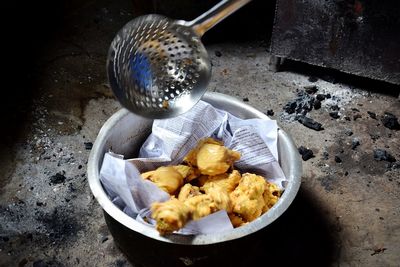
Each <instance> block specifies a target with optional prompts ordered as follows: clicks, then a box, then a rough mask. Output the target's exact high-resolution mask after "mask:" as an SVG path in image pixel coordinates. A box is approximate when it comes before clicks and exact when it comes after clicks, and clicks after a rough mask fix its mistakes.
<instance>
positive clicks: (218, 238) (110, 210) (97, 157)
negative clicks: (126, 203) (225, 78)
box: [87, 92, 302, 245]
mask: <svg viewBox="0 0 400 267" xmlns="http://www.w3.org/2000/svg"><path fill="white" fill-rule="evenodd" d="M202 100H204V101H205V102H209V101H211V102H218V101H222V102H229V103H230V104H233V105H235V106H237V107H240V108H242V109H244V110H246V111H248V112H250V113H252V114H253V115H254V117H255V118H261V119H264V118H265V119H268V116H266V115H265V114H264V113H262V112H260V111H259V110H257V109H255V108H253V107H251V106H249V105H247V104H245V103H243V102H241V101H240V100H238V99H236V98H234V97H232V96H228V95H225V94H221V93H215V92H207V93H205V94H204V96H203V98H202ZM130 114H132V113H131V112H130V111H128V110H127V109H124V108H122V109H120V110H119V111H117V112H116V113H114V114H113V115H112V116H111V117H110V118H109V119H108V120H107V121H106V122H105V123H104V125H103V126H102V127H101V129H100V131H99V133H98V135H97V138H96V140H95V142H94V144H93V147H92V150H91V152H90V155H89V160H88V167H87V175H88V182H89V187H90V189H91V192H92V194H93V196H94V197H95V199H96V200H97V202H98V203H99V204H100V206H101V207H102V209H103V210H104V211H105V212H107V214H108V215H110V216H111V217H112V218H114V219H115V220H116V221H117V222H119V223H121V224H122V225H124V226H125V227H127V228H129V229H130V230H133V231H135V232H137V233H140V234H142V235H145V236H147V237H150V238H152V239H156V240H159V241H162V242H167V243H174V244H185V245H207V244H214V243H220V242H225V241H229V240H233V239H237V238H240V237H244V236H247V235H249V234H251V233H254V232H257V231H258V230H261V229H262V228H264V227H266V226H267V225H269V224H271V223H272V222H273V221H275V220H276V219H277V218H278V217H279V216H281V215H282V214H283V213H284V212H285V211H286V209H287V208H288V207H289V206H290V204H291V203H292V201H293V200H294V198H295V197H296V195H297V192H298V190H299V187H300V184H301V175H302V164H301V160H300V156H299V154H298V153H294V151H295V152H297V148H296V146H295V144H294V141H293V140H292V138H291V137H290V136H289V135H288V134H287V133H286V132H285V131H283V130H282V129H281V128H280V127H279V126H278V141H279V139H281V140H282V141H283V142H285V143H286V144H288V145H289V146H290V147H292V148H293V151H292V152H293V153H290V151H289V153H288V154H289V157H288V158H289V160H290V162H292V164H291V165H290V171H289V173H290V177H287V179H288V180H289V183H288V185H287V187H286V189H285V191H284V193H283V194H282V196H281V198H280V199H279V200H278V202H277V203H276V204H275V205H274V206H273V207H272V208H271V209H270V210H269V211H268V212H266V213H264V214H263V215H262V216H260V217H259V218H257V219H256V220H254V221H252V222H251V223H249V224H246V225H244V226H241V227H238V228H235V229H233V230H230V231H226V232H221V233H213V234H199V235H178V234H171V235H167V236H161V235H160V234H159V233H158V232H157V230H155V229H154V228H151V227H149V226H147V225H145V224H143V223H141V222H139V221H136V220H135V219H133V218H132V217H130V216H128V215H127V214H125V213H124V212H123V211H121V210H120V209H119V208H118V207H117V206H115V205H114V204H113V203H112V202H111V200H110V199H109V198H108V196H107V194H106V192H105V191H104V189H103V186H102V185H101V182H100V169H99V162H100V161H102V160H103V157H104V154H102V151H103V147H104V146H105V145H106V141H107V137H108V136H109V135H110V129H112V128H113V127H114V125H116V123H118V121H120V120H121V119H123V118H124V117H125V116H127V115H130Z"/></svg>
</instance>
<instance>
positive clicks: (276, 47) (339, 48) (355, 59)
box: [271, 0, 400, 84]
mask: <svg viewBox="0 0 400 267" xmlns="http://www.w3.org/2000/svg"><path fill="white" fill-rule="evenodd" d="M399 14H400V3H399V1H394V0H391V1H374V0H329V1H321V0H320V1H315V0H304V1H300V0H277V3H276V16H275V22H274V27H273V33H272V40H271V51H272V53H273V54H274V55H276V56H280V57H285V58H288V59H292V60H297V61H302V62H306V63H309V64H313V65H318V66H323V67H328V68H333V69H338V70H340V71H343V72H347V73H351V74H355V75H359V76H364V77H369V78H373V79H378V80H383V81H386V82H390V83H394V84H400V17H399Z"/></svg>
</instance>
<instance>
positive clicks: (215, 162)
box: [184, 138, 240, 175]
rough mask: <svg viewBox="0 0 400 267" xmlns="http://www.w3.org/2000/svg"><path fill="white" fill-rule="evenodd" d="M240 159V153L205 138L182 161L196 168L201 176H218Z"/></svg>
mask: <svg viewBox="0 0 400 267" xmlns="http://www.w3.org/2000/svg"><path fill="white" fill-rule="evenodd" d="M238 159H240V153H239V152H237V151H234V150H230V149H228V148H226V147H225V146H223V144H222V143H221V142H218V141H216V140H214V139H212V138H207V139H205V140H202V141H200V142H199V144H198V145H197V146H196V147H195V148H194V149H193V150H191V151H190V152H189V153H188V154H187V155H186V157H185V158H184V161H185V162H187V163H188V164H189V165H191V166H196V167H197V168H198V169H199V171H200V173H201V174H205V175H218V174H222V173H224V172H226V171H227V170H228V169H229V167H231V166H232V165H233V162H235V161H236V160H238Z"/></svg>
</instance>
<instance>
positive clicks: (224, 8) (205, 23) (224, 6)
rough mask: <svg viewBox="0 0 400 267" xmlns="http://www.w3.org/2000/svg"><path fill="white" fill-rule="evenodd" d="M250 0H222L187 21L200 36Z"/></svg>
mask: <svg viewBox="0 0 400 267" xmlns="http://www.w3.org/2000/svg"><path fill="white" fill-rule="evenodd" d="M250 1H251V0H223V1H221V2H219V3H218V4H216V5H215V6H213V7H212V8H211V9H209V10H208V11H207V12H205V13H203V14H202V15H200V16H199V17H197V18H195V19H194V20H192V21H189V22H188V23H187V26H189V27H192V28H193V30H194V31H195V32H196V33H197V35H199V36H200V37H201V36H203V34H204V33H205V32H206V31H208V30H209V29H211V28H212V27H213V26H215V25H216V24H218V23H219V22H220V21H222V20H223V19H225V18H226V17H228V16H229V15H231V14H232V13H234V12H235V11H237V10H238V9H240V8H241V7H242V6H244V5H246V4H247V3H249V2H250Z"/></svg>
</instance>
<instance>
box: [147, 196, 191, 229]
mask: <svg viewBox="0 0 400 267" xmlns="http://www.w3.org/2000/svg"><path fill="white" fill-rule="evenodd" d="M151 212H152V217H153V219H155V220H156V222H157V224H156V229H157V231H158V232H159V233H160V234H161V235H165V234H169V233H172V232H173V231H177V230H179V229H180V228H182V227H183V226H184V225H185V224H186V222H187V221H188V220H189V219H190V210H189V208H188V207H187V206H186V205H185V204H183V202H181V201H179V200H178V199H176V198H175V197H171V199H170V200H168V201H166V202H162V203H153V204H152V205H151Z"/></svg>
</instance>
